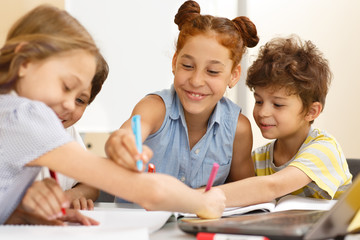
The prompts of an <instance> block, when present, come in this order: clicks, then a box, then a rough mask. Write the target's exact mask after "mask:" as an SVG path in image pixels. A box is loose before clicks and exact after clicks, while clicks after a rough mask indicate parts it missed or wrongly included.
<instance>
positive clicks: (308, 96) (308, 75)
mask: <svg viewBox="0 0 360 240" xmlns="http://www.w3.org/2000/svg"><path fill="white" fill-rule="evenodd" d="M331 79H332V73H331V71H330V68H329V65H328V61H327V60H326V59H325V58H324V57H323V54H322V53H321V52H320V51H319V50H318V48H317V47H316V46H315V45H314V44H313V43H312V42H311V41H304V42H303V41H301V39H300V38H299V37H298V36H296V35H293V36H290V37H288V38H274V39H272V40H271V41H269V42H268V43H266V44H265V45H264V46H262V47H261V48H260V51H259V55H258V58H257V59H256V60H255V61H254V63H253V64H252V65H251V67H250V68H249V69H248V75H247V79H246V85H247V86H248V87H249V88H250V90H252V91H254V88H255V87H258V86H259V87H265V88H268V87H270V88H273V89H274V90H276V89H279V88H284V89H286V90H287V93H288V94H289V95H292V94H296V95H298V96H299V97H300V99H301V101H302V104H303V111H308V110H309V107H310V106H311V104H312V103H313V102H320V103H321V104H322V106H323V108H324V106H325V98H326V95H327V93H328V89H329V86H330V83H331ZM323 108H322V109H323Z"/></svg>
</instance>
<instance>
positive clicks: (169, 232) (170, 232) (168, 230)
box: [95, 202, 196, 240]
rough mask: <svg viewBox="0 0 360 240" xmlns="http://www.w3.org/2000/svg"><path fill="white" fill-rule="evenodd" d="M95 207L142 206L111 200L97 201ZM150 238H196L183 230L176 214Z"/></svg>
mask: <svg viewBox="0 0 360 240" xmlns="http://www.w3.org/2000/svg"><path fill="white" fill-rule="evenodd" d="M95 207H100V208H131V209H138V208H141V207H140V206H139V205H137V204H133V203H109V202H96V203H95ZM149 238H150V240H169V239H176V240H196V237H195V235H191V234H187V233H185V232H183V231H181V230H180V229H179V228H178V226H177V223H176V219H175V217H174V216H172V217H170V219H169V220H168V221H167V222H166V223H165V225H164V226H163V227H162V228H160V229H159V230H158V231H156V232H153V233H151V234H150V236H149Z"/></svg>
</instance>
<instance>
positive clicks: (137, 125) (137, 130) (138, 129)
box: [131, 115, 143, 171]
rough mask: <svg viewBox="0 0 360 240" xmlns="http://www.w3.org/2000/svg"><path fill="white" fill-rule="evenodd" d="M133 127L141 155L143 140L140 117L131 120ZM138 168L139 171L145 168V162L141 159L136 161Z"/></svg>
mask: <svg viewBox="0 0 360 240" xmlns="http://www.w3.org/2000/svg"><path fill="white" fill-rule="evenodd" d="M131 127H132V130H133V133H134V135H135V143H136V148H137V150H138V152H139V153H142V139H141V124H140V115H134V116H133V117H132V118H131ZM136 167H137V169H138V170H139V171H141V170H142V168H143V162H142V161H141V160H140V159H139V160H137V161H136Z"/></svg>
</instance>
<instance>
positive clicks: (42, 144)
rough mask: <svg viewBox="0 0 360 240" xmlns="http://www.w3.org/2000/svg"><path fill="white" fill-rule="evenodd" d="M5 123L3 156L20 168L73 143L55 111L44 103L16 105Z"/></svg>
mask: <svg viewBox="0 0 360 240" xmlns="http://www.w3.org/2000/svg"><path fill="white" fill-rule="evenodd" d="M2 124H4V125H3V127H2V129H1V130H2V135H3V137H4V138H5V139H7V141H6V142H4V143H3V150H4V152H3V153H4V154H5V155H9V156H8V158H9V159H13V160H14V162H13V164H14V166H17V167H19V166H23V165H25V164H27V163H28V162H30V161H32V160H34V159H37V158H38V157H40V156H42V155H43V154H45V153H46V152H48V151H50V150H52V149H54V148H56V147H59V146H61V145H63V144H65V143H67V142H70V141H71V140H72V138H71V136H70V135H69V134H68V133H67V132H66V131H65V129H64V127H63V126H62V124H61V122H60V120H59V118H58V117H57V116H56V114H55V113H54V112H53V111H52V109H50V108H49V107H47V106H46V105H45V104H43V103H41V102H34V101H28V102H24V103H22V104H20V105H17V106H16V107H15V108H14V109H12V111H11V112H10V111H9V112H8V114H7V119H5V121H4V122H3V123H2ZM4 138H3V139H4Z"/></svg>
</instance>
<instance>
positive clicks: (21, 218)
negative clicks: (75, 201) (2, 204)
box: [5, 206, 99, 226]
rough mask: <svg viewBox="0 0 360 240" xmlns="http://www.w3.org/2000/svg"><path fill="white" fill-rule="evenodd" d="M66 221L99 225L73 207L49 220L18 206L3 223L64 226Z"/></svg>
mask: <svg viewBox="0 0 360 240" xmlns="http://www.w3.org/2000/svg"><path fill="white" fill-rule="evenodd" d="M68 223H79V224H81V225H85V226H91V225H99V222H98V221H96V220H94V219H92V218H89V217H86V216H84V215H82V214H81V213H80V212H79V211H77V210H74V209H67V210H66V215H64V216H62V217H60V218H58V219H54V220H49V219H47V218H44V217H42V216H40V215H38V214H36V213H32V212H27V211H25V210H24V209H22V208H21V207H20V206H19V207H18V208H17V209H15V211H14V212H13V213H12V215H11V216H10V217H9V218H8V219H7V220H6V222H5V224H12V225H14V224H29V225H57V226H64V225H68Z"/></svg>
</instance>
